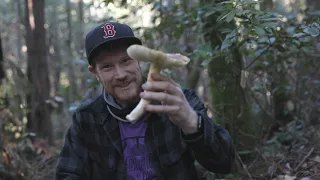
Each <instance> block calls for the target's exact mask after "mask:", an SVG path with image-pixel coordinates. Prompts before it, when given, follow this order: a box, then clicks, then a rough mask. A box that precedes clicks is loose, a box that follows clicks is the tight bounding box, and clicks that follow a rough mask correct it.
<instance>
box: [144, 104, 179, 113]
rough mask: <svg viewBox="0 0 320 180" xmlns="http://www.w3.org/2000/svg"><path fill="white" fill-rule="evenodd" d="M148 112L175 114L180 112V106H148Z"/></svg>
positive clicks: (146, 107) (146, 108)
mask: <svg viewBox="0 0 320 180" xmlns="http://www.w3.org/2000/svg"><path fill="white" fill-rule="evenodd" d="M144 108H145V110H146V111H149V112H155V113H166V114H174V113H176V112H177V111H179V106H175V105H172V106H170V105H153V104H148V105H146V106H145V107H144Z"/></svg>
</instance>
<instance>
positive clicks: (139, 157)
mask: <svg viewBox="0 0 320 180" xmlns="http://www.w3.org/2000/svg"><path fill="white" fill-rule="evenodd" d="M132 44H142V43H141V41H140V39H138V38H137V37H135V36H134V34H133V32H132V30H131V28H130V27H129V26H128V25H125V24H120V23H115V22H109V23H104V24H102V25H100V26H98V27H96V28H95V29H93V30H92V31H90V32H89V33H88V34H87V36H86V41H85V47H86V53H87V58H88V62H89V64H90V65H89V70H90V72H92V73H93V74H94V75H95V76H96V78H97V80H99V81H100V82H101V84H102V85H103V87H104V92H103V93H102V94H101V95H100V96H99V97H97V98H95V99H93V100H89V101H87V102H85V103H84V104H82V105H81V106H80V107H79V108H78V109H77V110H76V112H75V113H74V114H73V121H72V124H71V126H70V128H69V129H68V131H67V134H66V137H65V142H64V145H63V147H62V150H61V153H60V156H59V159H58V164H57V169H56V179H57V180H62V179H63V180H67V179H92V180H102V179H112V180H158V179H159V180H160V179H161V180H162V179H166V180H179V179H181V180H188V179H190V180H197V179H199V177H198V173H197V171H196V167H195V160H197V161H198V162H199V163H200V164H201V165H202V166H203V167H204V168H206V169H207V170H209V171H211V172H216V173H229V172H230V169H231V166H232V163H233V160H234V149H233V145H232V140H231V137H230V135H229V133H228V132H227V131H226V130H225V129H224V128H222V127H221V126H219V125H217V124H214V123H213V121H212V120H211V119H210V118H209V117H208V116H207V114H206V108H205V107H204V105H203V103H202V102H201V101H200V99H199V97H198V96H197V95H196V93H195V91H193V90H190V89H182V88H180V86H179V85H178V84H177V83H176V82H174V81H173V80H172V79H170V78H168V77H165V76H162V75H161V74H153V75H152V79H153V82H148V83H146V78H143V76H142V72H141V68H140V64H139V61H137V60H136V59H131V58H130V57H129V56H128V55H127V53H126V49H127V48H128V47H129V46H130V45H132ZM144 90H146V91H144ZM140 98H145V99H147V100H151V101H152V103H151V104H150V105H147V106H146V107H145V109H146V111H147V113H145V115H144V116H143V117H142V118H141V119H139V120H138V121H137V122H136V123H134V124H132V123H131V122H129V121H127V120H126V118H125V116H126V115H127V114H129V113H130V112H131V110H132V109H133V108H134V107H135V106H136V105H137V103H138V102H139V100H140Z"/></svg>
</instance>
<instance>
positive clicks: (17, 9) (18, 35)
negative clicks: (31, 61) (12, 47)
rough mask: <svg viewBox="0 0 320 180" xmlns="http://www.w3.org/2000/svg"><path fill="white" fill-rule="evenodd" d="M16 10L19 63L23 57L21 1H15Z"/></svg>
mask: <svg viewBox="0 0 320 180" xmlns="http://www.w3.org/2000/svg"><path fill="white" fill-rule="evenodd" d="M15 9H16V19H17V21H16V25H17V59H18V60H19V61H21V60H22V55H21V44H22V43H21V39H20V37H21V28H20V25H21V22H20V19H21V5H20V0H15Z"/></svg>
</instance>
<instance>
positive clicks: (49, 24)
mask: <svg viewBox="0 0 320 180" xmlns="http://www.w3.org/2000/svg"><path fill="white" fill-rule="evenodd" d="M111 20H112V21H118V22H123V23H127V24H129V25H130V26H132V27H133V28H134V31H135V34H136V35H137V36H138V37H140V38H141V39H142V41H143V43H144V45H146V46H148V47H150V48H154V49H158V50H162V51H164V52H171V53H177V52H178V53H181V54H184V55H187V56H188V57H190V59H191V62H190V64H189V65H188V66H187V67H185V68H179V69H173V70H165V71H163V73H165V74H167V75H168V76H170V77H172V78H174V79H175V80H176V81H178V82H179V83H180V84H181V86H182V87H188V88H194V89H195V90H196V91H197V93H198V94H199V96H200V97H201V98H202V100H203V101H204V102H205V104H206V106H207V108H208V114H209V115H210V117H212V118H213V120H214V122H215V123H219V124H221V125H223V126H224V127H226V128H227V129H228V131H229V132H230V133H231V135H232V138H233V140H234V143H235V147H236V151H237V157H236V161H235V163H234V167H233V170H232V173H230V174H229V175H221V174H213V173H209V172H207V171H205V170H204V169H202V167H201V166H200V165H199V164H197V167H198V168H199V169H201V171H202V172H203V174H202V176H203V179H244V180H247V179H274V180H280V179H284V180H292V179H301V180H311V179H320V174H319V170H320V143H319V140H318V139H319V138H320V131H319V130H317V128H318V127H320V71H319V69H320V41H319V39H320V38H319V34H320V1H319V0H260V1H256V0H228V1H224V0H1V1H0V80H1V84H0V105H1V106H0V129H1V130H0V132H1V133H0V152H1V153H0V179H4V180H9V179H14V180H16V179H23V180H29V179H52V178H53V175H54V169H55V165H56V157H57V155H58V153H59V150H60V148H61V145H62V143H63V138H64V134H65V132H66V129H67V128H68V126H69V125H70V123H71V115H72V113H73V111H74V110H75V109H76V108H77V107H78V106H79V105H80V104H81V103H82V102H84V101H85V100H87V99H88V98H91V97H95V96H97V95H99V93H101V86H100V85H99V83H98V82H97V81H96V79H95V78H94V76H93V75H92V74H90V73H89V71H88V69H87V66H88V64H87V61H86V55H85V52H84V36H85V34H86V33H87V32H88V31H89V30H91V29H92V28H93V27H95V26H96V25H98V24H100V23H102V22H105V21H111ZM148 66H149V64H147V63H144V64H143V71H144V73H147V70H148Z"/></svg>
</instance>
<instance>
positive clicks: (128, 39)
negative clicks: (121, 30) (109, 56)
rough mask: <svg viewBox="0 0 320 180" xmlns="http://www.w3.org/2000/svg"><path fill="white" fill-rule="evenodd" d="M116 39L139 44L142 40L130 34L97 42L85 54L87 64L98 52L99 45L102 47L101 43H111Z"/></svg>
mask: <svg viewBox="0 0 320 180" xmlns="http://www.w3.org/2000/svg"><path fill="white" fill-rule="evenodd" d="M118 40H127V42H128V44H140V45H141V44H142V42H141V40H140V39H139V38H137V37H132V36H130V37H119V38H115V39H112V40H108V41H104V42H101V43H100V44H97V45H96V46H95V47H94V48H92V50H91V52H90V53H89V54H88V55H87V59H88V62H89V64H91V61H92V58H93V57H94V55H95V54H96V53H97V52H98V50H100V47H102V46H103V45H106V44H110V43H113V42H115V41H118Z"/></svg>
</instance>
